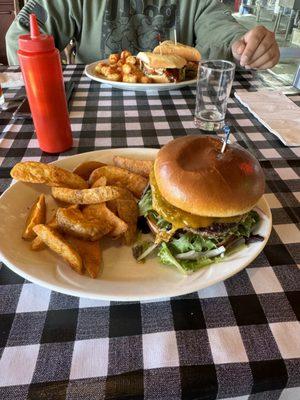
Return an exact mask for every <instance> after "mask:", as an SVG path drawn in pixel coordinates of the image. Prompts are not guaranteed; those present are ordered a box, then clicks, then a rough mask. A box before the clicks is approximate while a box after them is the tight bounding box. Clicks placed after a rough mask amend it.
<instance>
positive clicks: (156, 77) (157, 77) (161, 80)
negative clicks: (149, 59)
mask: <svg viewBox="0 0 300 400" xmlns="http://www.w3.org/2000/svg"><path fill="white" fill-rule="evenodd" d="M147 77H148V78H151V79H152V81H153V82H154V83H171V82H170V81H169V79H168V78H167V77H166V76H165V75H152V74H147Z"/></svg>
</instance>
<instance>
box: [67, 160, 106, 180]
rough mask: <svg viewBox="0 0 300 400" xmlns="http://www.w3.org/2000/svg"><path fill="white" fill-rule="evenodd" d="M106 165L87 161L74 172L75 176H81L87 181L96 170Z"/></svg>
mask: <svg viewBox="0 0 300 400" xmlns="http://www.w3.org/2000/svg"><path fill="white" fill-rule="evenodd" d="M105 165H106V164H104V163H102V162H100V161H86V162H83V163H81V164H79V165H77V167H76V168H75V169H74V170H73V174H76V175H79V176H80V177H81V178H82V179H84V180H85V181H87V180H88V179H89V176H90V175H91V173H92V172H93V171H94V169H97V168H100V167H104V166H105Z"/></svg>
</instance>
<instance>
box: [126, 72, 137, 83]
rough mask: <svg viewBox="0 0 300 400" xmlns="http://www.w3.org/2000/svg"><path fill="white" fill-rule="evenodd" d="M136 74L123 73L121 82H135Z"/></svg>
mask: <svg viewBox="0 0 300 400" xmlns="http://www.w3.org/2000/svg"><path fill="white" fill-rule="evenodd" d="M137 80H138V79H137V76H136V75H133V74H125V75H123V82H127V83H137Z"/></svg>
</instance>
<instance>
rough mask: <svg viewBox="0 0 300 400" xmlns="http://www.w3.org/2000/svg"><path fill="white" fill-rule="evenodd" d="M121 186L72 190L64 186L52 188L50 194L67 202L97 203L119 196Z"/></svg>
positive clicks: (121, 192)
mask: <svg viewBox="0 0 300 400" xmlns="http://www.w3.org/2000/svg"><path fill="white" fill-rule="evenodd" d="M122 194H123V190H122V188H118V187H115V186H101V187H96V188H92V189H83V190H73V189H67V188H64V187H60V188H52V196H53V197H54V198H55V199H57V200H60V201H63V202H65V203H69V204H98V203H102V202H105V201H109V200H114V199H117V198H119V197H121V196H122Z"/></svg>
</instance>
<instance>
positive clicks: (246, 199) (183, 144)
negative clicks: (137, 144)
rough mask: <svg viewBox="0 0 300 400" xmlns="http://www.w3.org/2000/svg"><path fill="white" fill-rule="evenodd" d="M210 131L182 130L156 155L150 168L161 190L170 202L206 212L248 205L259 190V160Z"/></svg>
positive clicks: (225, 213)
mask: <svg viewBox="0 0 300 400" xmlns="http://www.w3.org/2000/svg"><path fill="white" fill-rule="evenodd" d="M222 144H223V142H222V140H221V139H219V138H217V137H212V136H205V135H203V136H185V137H181V138H178V139H175V140H172V141H171V142H169V143H168V144H166V145H165V146H164V147H163V148H162V149H161V150H160V151H159V152H158V155H157V158H156V160H155V164H154V174H155V178H156V182H157V185H158V188H159V190H160V192H161V194H162V196H163V197H164V198H165V199H166V200H167V201H168V202H169V203H170V204H172V205H174V206H175V207H178V208H180V209H181V210H184V211H187V212H189V213H191V214H195V215H200V216H206V217H223V218H225V217H233V216H236V215H241V214H245V213H246V212H248V211H250V210H251V209H252V208H253V207H254V206H255V204H256V203H257V202H258V200H259V199H260V197H261V196H262V195H263V193H264V188H265V178H264V174H263V171H262V169H261V167H260V165H259V162H258V161H257V160H256V159H255V158H254V157H253V156H252V155H251V154H250V153H249V152H248V151H246V150H245V149H243V148H242V147H240V146H238V145H236V144H232V145H227V147H226V150H225V152H224V153H223V154H222V153H221V148H222Z"/></svg>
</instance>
